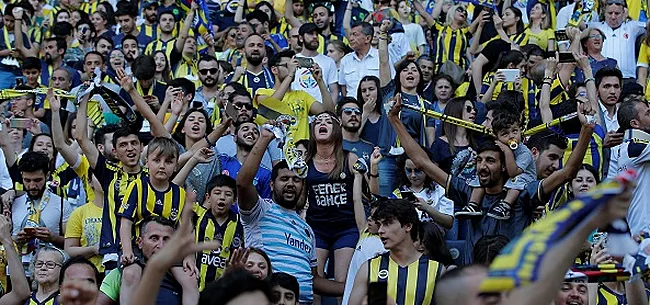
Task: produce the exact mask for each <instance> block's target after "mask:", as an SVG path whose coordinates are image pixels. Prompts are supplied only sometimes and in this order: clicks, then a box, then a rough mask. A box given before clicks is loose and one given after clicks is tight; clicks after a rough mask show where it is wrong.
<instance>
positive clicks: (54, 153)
mask: <svg viewBox="0 0 650 305" xmlns="http://www.w3.org/2000/svg"><path fill="white" fill-rule="evenodd" d="M40 137H48V138H50V141H52V160H49V161H50V170H55V169H56V168H55V166H56V156H57V155H58V154H59V151H58V150H57V149H56V145H54V138H52V135H49V134H47V133H39V134H35V135H33V136H32V141H31V142H29V149H28V150H27V151H34V144H36V140H37V139H38V138H40Z"/></svg>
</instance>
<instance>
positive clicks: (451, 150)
mask: <svg viewBox="0 0 650 305" xmlns="http://www.w3.org/2000/svg"><path fill="white" fill-rule="evenodd" d="M445 114H446V115H448V116H450V117H455V118H459V119H463V120H465V121H469V122H474V120H475V119H476V108H475V107H474V104H473V103H472V102H471V101H469V100H467V99H465V98H453V99H452V100H451V101H449V103H448V104H447V107H445ZM476 146H477V145H476V139H475V138H474V134H473V133H472V131H471V130H468V129H467V128H465V127H461V126H457V125H453V124H450V123H444V122H443V123H442V132H441V136H440V138H438V139H436V141H435V142H434V143H433V146H431V153H432V157H433V158H432V160H433V162H436V164H438V166H439V167H440V168H441V169H442V170H444V171H445V172H447V173H451V172H452V168H454V169H456V168H458V167H463V168H464V167H467V164H465V166H460V165H457V164H454V163H455V162H454V160H455V159H454V158H457V157H458V158H460V157H462V156H465V155H466V154H470V155H471V154H472V152H473V149H472V148H476ZM463 160H468V161H467V162H473V158H464V159H463ZM452 165H454V166H452ZM469 167H471V166H469ZM466 178H469V177H466Z"/></svg>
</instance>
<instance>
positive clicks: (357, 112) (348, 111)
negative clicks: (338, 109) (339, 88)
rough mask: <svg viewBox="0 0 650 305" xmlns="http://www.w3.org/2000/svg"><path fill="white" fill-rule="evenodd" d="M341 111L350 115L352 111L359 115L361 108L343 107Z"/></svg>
mask: <svg viewBox="0 0 650 305" xmlns="http://www.w3.org/2000/svg"><path fill="white" fill-rule="evenodd" d="M343 113H345V115H352V114H353V113H354V114H356V115H361V110H360V109H359V108H350V107H346V108H343Z"/></svg>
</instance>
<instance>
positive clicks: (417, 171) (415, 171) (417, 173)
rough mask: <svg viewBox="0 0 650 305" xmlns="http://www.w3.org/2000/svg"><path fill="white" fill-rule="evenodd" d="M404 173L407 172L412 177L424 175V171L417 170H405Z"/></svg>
mask: <svg viewBox="0 0 650 305" xmlns="http://www.w3.org/2000/svg"><path fill="white" fill-rule="evenodd" d="M404 172H406V175H407V176H408V175H411V174H416V175H422V174H423V173H424V172H423V171H422V170H419V169H417V168H408V167H405V168H404Z"/></svg>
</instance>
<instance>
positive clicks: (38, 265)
mask: <svg viewBox="0 0 650 305" xmlns="http://www.w3.org/2000/svg"><path fill="white" fill-rule="evenodd" d="M43 265H45V267H46V268H47V269H50V270H52V269H54V268H56V267H61V266H62V265H61V264H59V263H56V262H53V261H47V262H44V261H35V262H34V267H35V268H36V269H40V268H43Z"/></svg>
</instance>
